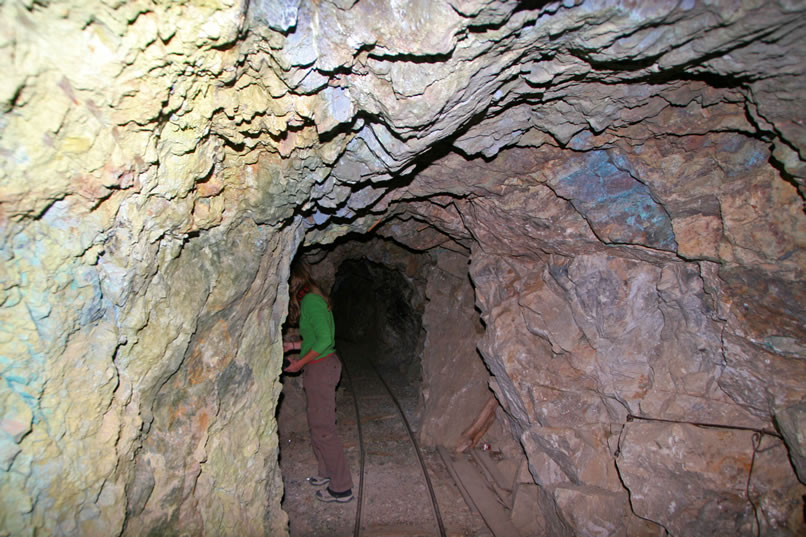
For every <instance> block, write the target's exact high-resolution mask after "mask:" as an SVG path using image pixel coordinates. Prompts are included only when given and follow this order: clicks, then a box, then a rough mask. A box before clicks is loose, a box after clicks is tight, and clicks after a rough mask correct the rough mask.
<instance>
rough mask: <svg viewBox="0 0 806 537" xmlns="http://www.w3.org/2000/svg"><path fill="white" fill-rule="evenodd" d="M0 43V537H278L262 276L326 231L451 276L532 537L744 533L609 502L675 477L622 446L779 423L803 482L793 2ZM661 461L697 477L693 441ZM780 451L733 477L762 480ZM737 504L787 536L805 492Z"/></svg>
mask: <svg viewBox="0 0 806 537" xmlns="http://www.w3.org/2000/svg"><path fill="white" fill-rule="evenodd" d="M0 14H1V15H0V35H1V36H2V39H0V54H2V58H3V60H4V63H5V65H6V66H7V67H8V68H7V69H6V73H5V76H4V77H3V79H2V82H0V102H2V114H3V115H2V120H0V129H2V131H1V132H2V134H1V135H0V136H2V138H0V152H2V154H3V156H4V158H3V160H2V163H0V230H2V236H1V237H0V247H1V248H2V259H3V261H2V265H0V283H1V284H2V285H0V356H2V358H1V359H0V364H1V365H2V375H3V379H4V381H5V382H4V383H3V386H2V388H0V408H2V411H3V412H2V414H3V418H2V421H0V462H1V463H2V466H0V470H1V471H2V478H1V479H0V498H1V499H0V503H2V505H0V533H4V534H13V535H33V534H35V533H36V534H39V533H42V534H53V535H112V534H120V533H122V534H124V535H139V534H142V533H147V532H160V531H168V530H170V531H173V532H176V533H183V532H187V533H201V532H205V533H218V534H231V535H264V534H267V533H268V534H272V535H282V534H284V533H285V532H286V529H285V528H286V522H285V515H284V514H283V513H282V511H281V509H280V497H281V496H282V490H281V484H280V480H279V476H278V475H277V471H278V470H277V464H276V434H275V432H274V431H275V428H276V423H275V420H274V417H273V416H274V410H273V409H274V405H275V403H276V399H277V391H278V389H279V385H278V383H277V374H278V372H279V360H280V348H279V329H280V326H281V324H282V321H283V318H284V314H285V309H286V298H285V292H286V289H285V285H284V282H285V280H286V277H287V263H288V259H289V257H290V256H291V255H292V254H293V252H294V251H295V250H296V249H297V247H298V246H299V245H300V244H301V243H302V242H303V241H306V242H307V243H309V244H317V243H329V242H331V241H333V240H335V239H336V238H338V237H341V236H343V235H345V234H347V233H348V232H351V231H359V232H365V231H368V230H373V231H377V232H379V233H382V234H388V235H393V236H395V237H396V238H397V239H398V240H400V241H401V242H404V243H409V244H411V245H412V246H413V247H416V248H431V247H434V246H437V245H441V246H443V247H446V248H450V249H452V250H455V251H458V252H466V251H467V250H470V251H471V252H472V253H471V261H472V264H471V275H472V276H473V279H474V282H475V284H476V286H477V302H478V304H479V306H480V308H481V309H482V313H483V316H484V319H485V323H486V332H485V336H484V339H483V341H482V343H481V347H480V348H481V350H482V352H483V353H484V356H485V359H486V361H487V365H488V367H489V368H490V369H491V370H492V371H493V373H494V374H495V375H496V382H495V384H494V385H495V388H496V390H497V391H498V395H499V397H500V400H501V401H502V403H504V404H505V406H506V407H507V409H508V412H509V415H510V417H511V424H512V429H513V431H514V432H515V433H516V434H517V435H518V437H519V438H520V439H521V442H522V444H523V446H524V449H525V451H526V453H527V455H528V457H529V462H530V469H531V472H532V475H533V477H534V479H535V482H536V483H537V484H538V485H540V487H541V492H540V495H539V498H540V501H541V502H542V503H543V504H544V506H545V507H546V509H545V513H546V524H547V527H548V528H551V529H552V531H554V533H555V534H558V535H560V534H566V535H568V534H579V535H586V534H591V533H594V532H600V533H601V532H604V533H605V534H608V535H621V534H644V533H645V532H648V531H650V530H649V529H648V527H651V526H652V525H653V524H658V525H662V526H664V527H665V528H666V529H667V530H669V531H670V532H672V534H679V535H694V534H699V533H703V532H707V531H708V528H712V527H718V528H719V529H720V531H721V530H722V529H724V528H725V527H730V528H731V529H730V531H733V532H736V533H741V532H743V531H747V530H746V528H747V527H748V526H747V520H748V516H747V513H748V511H747V505H748V503H749V502H750V498H743V497H741V494H740V493H739V494H738V496H737V493H736V483H737V482H738V481H740V476H739V475H738V474H737V475H733V474H730V475H721V474H720V475H718V476H717V477H715V478H714V479H713V480H709V481H708V484H707V487H706V486H705V485H704V484H703V482H701V481H697V480H696V479H694V480H692V481H690V482H687V481H685V479H684V478H683V477H681V478H679V479H677V478H675V477H674V476H671V475H669V476H668V479H666V478H665V480H664V482H663V483H662V484H658V485H657V486H649V485H647V484H646V483H642V484H640V485H638V484H636V482H635V481H634V480H631V479H630V476H640V475H641V472H640V471H639V470H640V468H637V467H636V466H637V465H640V464H643V463H644V462H647V463H651V464H652V465H653V467H655V468H658V471H659V472H661V473H664V472H665V471H666V470H665V469H668V468H669V465H674V464H675V459H674V457H671V456H669V454H666V453H659V452H656V451H653V449H654V448H652V446H648V445H644V444H642V442H645V441H646V439H645V438H642V437H641V435H638V434H633V431H632V428H634V427H635V426H637V425H640V424H629V425H625V424H626V417H627V415H628V414H632V415H634V416H639V417H644V418H652V419H667V420H672V421H685V422H694V421H697V422H703V423H711V424H720V425H727V426H740V427H752V428H759V429H764V430H772V426H773V419H777V422H778V423H779V424H781V429H782V432H783V438H784V442H785V443H786V447H787V449H788V450H789V453H790V456H791V457H792V460H793V461H794V463H795V464H796V465H797V466H798V469H799V471H800V472H801V476H802V462H801V461H802V453H804V451H806V450H805V449H804V445H803V435H802V431H801V430H800V429H801V427H800V425H799V424H800V423H802V421H803V420H802V419H801V418H802V416H801V414H802V412H800V410H798V409H799V408H800V406H799V405H802V403H803V400H804V397H805V395H806V394H804V386H806V382H804V380H805V379H806V371H805V370H804V363H806V362H805V361H804V360H806V328H804V327H805V326H806V312H804V304H806V296H804V286H803V280H804V274H803V271H804V267H806V259H804V255H805V254H804V243H805V242H806V237H804V230H806V222H804V213H803V195H804V178H805V177H806V171H805V170H806V166H804V162H806V128H804V117H803V116H804V114H803V108H802V104H801V103H802V102H803V100H804V89H803V88H805V87H806V76H804V69H806V39H804V33H806V30H804V24H803V21H804V16H806V6H804V5H803V3H802V2H788V1H783V0H781V1H776V2H768V1H764V0H747V1H744V2H740V3H735V2H721V1H715V2H693V1H682V2H677V3H671V2H665V1H662V0H658V1H653V2H642V3H640V4H630V3H623V2H611V1H607V0H587V1H579V0H576V1H564V2H537V3H534V4H522V3H519V2H515V1H514V0H513V1H504V2H491V1H486V0H465V1H459V0H450V1H426V0H422V1H417V2H410V3H403V4H401V3H399V2H391V1H385V0H366V1H365V0H362V1H360V2H353V1H351V0H334V1H325V2H301V1H298V0H288V1H286V0H258V1H255V0H253V1H252V2H244V1H240V0H215V1H211V2H204V3H177V2H167V3H160V2H157V3H154V2H146V1H144V0H142V1H141V0H136V1H131V2H123V3H110V2H99V1H91V2H83V3H79V2H73V3H67V2H65V3H48V2H37V1H32V0H22V1H18V2H5V3H3V4H2V5H0ZM424 226H431V227H430V228H424ZM658 423H661V424H658ZM662 423H664V422H655V424H653V427H655V428H656V429H657V430H654V429H653V434H655V435H656V438H658V439H659V442H664V441H668V442H672V441H675V440H674V439H675V438H678V437H680V434H683V433H678V429H680V430H681V431H685V430H687V429H686V427H685V426H681V425H675V424H662ZM743 434H744V433H735V435H740V436H741V435H743ZM744 436H747V435H744ZM744 436H743V437H742V439H741V441H737V442H736V445H735V446H733V447H735V449H736V450H739V452H737V454H736V458H737V460H738V461H740V462H741V461H746V460H747V458H748V454H752V442H751V443H750V444H748V442H746V441H745V440H746V438H744ZM687 438H690V439H691V442H693V443H695V444H696V443H699V444H698V445H693V444H692V445H690V446H689V449H690V450H691V451H692V452H694V453H697V454H702V456H703V457H704V459H705V462H706V463H707V462H708V460H710V459H709V457H711V456H712V455H713V451H712V450H710V449H706V448H709V446H710V443H711V442H712V441H713V440H712V438H715V436H714V435H713V434H699V435H689V436H688V437H687ZM769 442H774V440H772V439H771V438H769V435H765V436H764V438H763V439H762V444H763V445H764V446H765V447H766V446H767V444H768V443H769ZM619 443H620V444H621V445H620V446H619ZM769 445H770V446H773V444H769ZM700 446H701V447H702V448H703V449H699V448H700ZM742 446H745V447H744V448H742ZM782 453H783V448H782V447H781V446H780V445H777V446H775V447H774V449H770V450H769V451H764V452H763V456H762V454H761V452H759V455H758V456H759V457H761V458H762V459H764V462H763V464H764V465H765V467H766V468H770V469H771V470H770V472H772V473H774V474H775V475H781V476H784V474H786V471H787V467H786V464H783V463H782V459H783V454H782ZM614 462H616V463H617V466H616V464H614ZM617 470H618V472H620V473H621V475H622V477H624V485H622V484H621V482H620V481H619V476H618V475H617V474H616V471H617ZM788 471H789V472H790V474H791V475H794V470H792V468H791V467H789V468H788ZM693 473H694V475H695V476H697V475H699V474H700V473H701V472H700V471H699V470H696V469H695V471H694V472H693ZM664 475H667V474H665V473H664ZM791 475H789V474H787V476H788V477H785V478H784V477H782V479H785V480H786V481H785V482H786V483H790V482H791ZM764 479H765V478H764V477H763V474H762V472H759V473H756V472H753V479H752V480H751V483H750V489H751V496H752V498H753V502H754V503H755V505H756V507H757V509H759V512H760V513H761V514H763V515H764V517H765V518H764V520H765V524H768V527H769V528H771V529H770V531H771V532H777V533H779V534H782V535H786V534H792V533H796V532H797V531H798V529H797V528H798V526H797V524H798V521H797V517H795V516H794V515H793V514H792V513H794V512H795V511H797V509H799V508H801V507H802V506H801V507H798V505H799V504H796V502H795V503H793V502H794V500H793V498H796V497H798V494H802V493H803V492H802V488H801V489H799V488H798V487H800V486H801V485H798V484H797V483H794V482H792V485H791V486H789V485H787V487H784V488H782V489H777V490H773V487H772V486H771V485H769V486H768V484H767V483H766V481H764ZM691 482H694V483H695V485H696V486H698V487H699V488H698V489H697V490H698V491H699V492H701V493H698V494H693V495H690V496H689V497H688V498H689V499H688V501H689V503H687V504H685V505H683V504H680V505H681V507H680V509H681V510H682V511H680V512H681V513H689V512H692V511H691V510H693V509H698V508H706V507H708V506H710V505H713V503H712V502H713V498H714V497H716V498H729V499H730V500H729V501H728V502H727V504H726V505H730V506H731V512H732V513H734V514H736V517H734V518H732V519H731V520H730V521H729V520H727V518H725V519H719V520H714V517H712V516H708V517H706V518H703V519H702V520H703V522H702V523H703V524H705V525H704V526H698V525H696V524H693V523H690V522H689V521H688V520H683V518H685V517H684V516H683V515H675V511H672V512H669V511H668V510H661V509H658V506H659V505H663V501H665V499H666V498H667V495H668V494H669V491H670V490H677V491H678V492H679V493H680V494H685V493H686V490H687V489H686V488H685V487H687V486H688V484H690V483H691ZM625 487H626V488H627V489H628V490H629V493H630V494H640V496H641V498H642V502H640V505H639V504H635V503H634V504H630V502H628V499H627V490H625ZM676 487H677V488H676ZM740 492H741V491H740ZM745 500H747V502H745ZM697 502H700V503H699V505H697ZM743 502H744V503H743ZM633 510H634V512H635V515H638V516H640V517H643V518H644V519H647V520H650V521H652V522H647V521H644V520H642V519H639V518H638V517H637V516H635V515H634V514H633ZM706 511H707V509H706ZM582 513H590V514H591V516H585V515H583V514H582ZM717 518H718V517H717ZM801 523H802V522H801ZM725 524H728V526H725ZM730 524H733V526H730ZM801 527H802V526H801ZM602 528H604V529H602ZM657 528H658V526H655V529H657Z"/></svg>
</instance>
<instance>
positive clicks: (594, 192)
mask: <svg viewBox="0 0 806 537" xmlns="http://www.w3.org/2000/svg"><path fill="white" fill-rule="evenodd" d="M584 159H585V160H584V165H583V167H582V168H580V169H578V170H576V171H574V172H573V173H570V174H568V175H566V176H565V177H562V178H560V179H559V180H558V181H557V183H556V185H555V189H556V191H557V193H558V194H559V195H561V196H563V197H564V198H566V199H568V200H569V201H570V202H571V204H572V205H573V206H574V208H576V210H577V211H579V212H580V213H581V214H582V215H583V216H584V217H585V219H586V220H587V221H588V222H590V224H591V227H592V228H593V229H594V231H595V232H596V233H597V235H599V236H600V237H604V238H605V239H606V240H607V241H608V242H613V243H618V244H642V245H645V246H649V247H651V248H658V249H661V250H669V251H672V252H674V251H676V250H677V242H676V241H675V237H674V231H673V229H672V222H671V219H670V218H669V215H668V214H667V213H666V211H665V210H664V209H663V207H662V206H661V205H660V204H659V203H657V202H656V201H655V200H654V199H653V198H652V195H651V193H650V190H649V188H648V187H647V186H646V185H645V184H643V183H641V182H640V181H638V180H636V179H635V178H634V177H633V174H631V173H630V172H629V170H631V168H632V167H631V166H630V163H629V161H628V160H627V158H626V157H624V156H623V155H615V156H612V157H611V155H609V154H608V152H607V151H591V152H590V153H587V154H586V156H585V157H584Z"/></svg>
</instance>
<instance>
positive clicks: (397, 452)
mask: <svg viewBox="0 0 806 537" xmlns="http://www.w3.org/2000/svg"><path fill="white" fill-rule="evenodd" d="M341 352H342V357H343V358H344V360H345V361H346V363H347V367H348V368H349V371H350V377H351V378H352V381H353V383H354V384H355V385H356V387H357V389H356V392H357V396H358V406H359V410H360V414H361V428H362V433H363V436H364V448H365V454H366V455H365V469H364V473H365V475H364V487H363V494H364V499H363V504H362V515H361V519H362V523H361V533H360V534H361V535H362V536H367V537H387V536H388V537H393V536H394V537H417V536H429V537H431V536H435V535H436V536H438V535H439V530H438V526H437V524H436V522H435V516H434V512H433V509H432V507H431V504H430V501H429V498H430V495H429V492H428V489H427V487H426V485H425V481H424V479H423V477H422V472H421V471H420V466H419V462H418V459H417V457H416V454H415V451H414V449H413V447H412V444H411V442H410V440H409V438H408V435H407V433H406V430H405V428H404V425H403V422H402V420H401V419H400V417H399V414H398V410H397V408H396V406H395V405H394V403H393V401H392V400H391V399H390V398H389V397H388V396H387V395H386V393H385V390H384V389H383V386H382V384H381V383H380V382H379V381H378V379H377V376H375V375H374V373H373V372H372V370H371V369H370V368H367V367H366V362H364V361H363V360H362V357H361V356H358V354H359V352H360V351H359V350H357V349H351V348H350V347H349V346H348V345H346V344H345V345H342V346H341ZM362 364H363V365H362ZM385 380H386V381H387V382H388V383H389V387H390V389H391V390H392V392H393V393H394V394H395V395H396V396H397V398H398V400H399V402H400V405H401V407H402V408H403V411H404V413H405V415H406V418H407V419H408V420H409V423H410V424H411V425H412V427H413V428H414V429H415V438H416V427H417V425H418V424H417V423H416V416H415V412H416V407H417V398H418V393H419V387H418V386H417V385H416V384H407V383H405V382H401V379H400V377H397V378H395V377H394V376H391V378H386V379H385ZM283 383H284V389H283V399H282V401H281V407H280V415H279V429H280V442H281V453H280V457H281V458H280V468H281V470H282V473H283V481H284V484H285V497H284V500H283V508H284V509H285V510H286V512H287V513H288V516H289V520H290V533H291V537H321V536H333V537H342V536H345V537H346V536H351V535H354V529H355V515H356V508H357V506H358V498H357V496H358V494H357V493H358V490H359V469H360V465H359V459H360V445H359V441H358V427H357V423H356V409H355V402H354V399H353V394H352V392H351V391H350V383H349V382H348V377H347V375H345V374H344V373H343V374H342V382H341V384H340V385H339V388H338V390H337V392H336V405H337V413H338V425H339V430H340V432H341V435H342V439H343V440H344V444H345V449H346V452H347V457H348V460H349V462H350V466H351V468H352V473H353V481H354V482H355V486H354V488H353V492H354V494H355V496H356V498H355V499H353V501H351V502H350V503H346V504H334V503H323V502H320V501H318V500H317V499H316V498H315V497H314V494H315V492H316V488H314V487H312V486H311V485H310V484H309V483H308V482H307V481H306V479H305V478H306V477H308V476H311V475H314V474H315V473H316V462H315V459H314V456H313V453H312V451H311V448H310V444H309V437H308V430H307V424H306V422H305V410H304V409H305V399H304V394H303V392H302V378H301V377H289V376H284V378H283ZM423 458H424V460H425V463H426V466H427V468H428V471H429V475H430V478H431V482H432V485H433V489H434V494H435V496H436V498H437V502H438V504H439V511H440V513H441V516H442V520H443V524H444V527H445V530H446V534H447V535H449V536H451V537H460V536H461V537H470V536H473V537H492V534H491V533H490V531H489V530H488V529H487V527H486V525H485V524H484V521H483V520H482V518H481V516H480V515H479V514H478V513H477V512H475V511H473V510H471V509H470V508H468V506H467V504H466V503H465V501H464V499H463V497H462V495H461V493H460V492H459V489H458V488H457V487H456V484H455V483H454V481H453V479H452V478H451V476H450V474H449V472H448V470H447V468H446V467H445V465H444V464H443V462H442V460H441V458H440V456H439V454H438V453H437V452H436V451H435V450H430V449H426V450H423Z"/></svg>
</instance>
